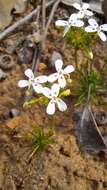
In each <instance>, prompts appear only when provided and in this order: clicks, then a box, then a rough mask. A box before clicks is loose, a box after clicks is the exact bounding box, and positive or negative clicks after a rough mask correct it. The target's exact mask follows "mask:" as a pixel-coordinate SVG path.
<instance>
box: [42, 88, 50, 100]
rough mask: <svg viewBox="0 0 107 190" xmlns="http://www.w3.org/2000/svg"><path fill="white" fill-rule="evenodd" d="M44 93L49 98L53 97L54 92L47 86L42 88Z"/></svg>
mask: <svg viewBox="0 0 107 190" xmlns="http://www.w3.org/2000/svg"><path fill="white" fill-rule="evenodd" d="M42 94H43V95H44V96H46V97H47V98H49V99H51V98H52V93H51V90H50V89H49V88H47V87H44V88H42Z"/></svg>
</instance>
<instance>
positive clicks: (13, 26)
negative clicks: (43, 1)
mask: <svg viewBox="0 0 107 190" xmlns="http://www.w3.org/2000/svg"><path fill="white" fill-rule="evenodd" d="M39 9H40V6H38V7H37V8H36V9H35V10H34V11H32V12H31V13H30V14H28V15H27V16H25V17H24V18H22V19H21V20H19V21H17V22H16V23H14V24H13V25H12V26H10V27H9V28H7V29H6V30H5V31H4V32H2V33H1V34H0V41H1V40H3V39H4V38H5V37H6V36H7V35H9V34H10V33H12V32H13V31H15V30H16V29H17V28H19V27H20V26H22V25H24V24H26V23H27V22H28V21H29V20H31V19H32V17H33V16H36V14H37V12H38V10H39Z"/></svg>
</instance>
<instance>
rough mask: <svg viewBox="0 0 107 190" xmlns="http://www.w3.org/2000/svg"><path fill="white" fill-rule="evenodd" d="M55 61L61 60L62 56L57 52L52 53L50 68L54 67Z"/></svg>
mask: <svg viewBox="0 0 107 190" xmlns="http://www.w3.org/2000/svg"><path fill="white" fill-rule="evenodd" d="M57 59H62V55H61V54H60V53H59V52H57V51H53V54H52V58H51V65H52V67H54V65H55V61H56V60H57Z"/></svg>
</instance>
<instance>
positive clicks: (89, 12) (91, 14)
mask: <svg viewBox="0 0 107 190" xmlns="http://www.w3.org/2000/svg"><path fill="white" fill-rule="evenodd" d="M85 14H86V15H87V16H93V12H92V11H89V10H85Z"/></svg>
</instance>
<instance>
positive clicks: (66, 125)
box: [0, 8, 107, 190]
mask: <svg viewBox="0 0 107 190" xmlns="http://www.w3.org/2000/svg"><path fill="white" fill-rule="evenodd" d="M59 9H60V8H59ZM59 9H58V10H59ZM66 12H67V11H66V10H65V9H64V10H63V9H62V16H63V14H65V13H66ZM56 17H57V14H56V15H55V18H56ZM53 23H54V20H53ZM29 27H30V24H29V26H28V27H26V31H27V32H29ZM17 35H18V37H17ZM17 35H13V36H10V37H9V38H8V39H6V40H4V41H3V43H2V44H1V48H0V55H3V54H5V53H7V52H6V51H7V50H8V49H9V48H10V47H13V44H15V43H16V41H17V39H18V38H19V37H20V36H24V35H26V33H25V31H24V32H23V33H22V31H21V32H19V33H18V34H17ZM60 39H61V32H59V31H57V30H56V29H55V28H54V25H51V26H50V29H49V33H48V38H47V41H46V48H45V52H44V54H43V55H42V59H41V62H40V63H41V65H42V64H43V63H45V64H47V65H48V64H49V63H50V60H51V55H52V53H53V51H54V50H56V51H57V52H60V53H61V54H62V56H63V59H64V62H65V63H66V64H74V58H73V53H74V50H73V48H72V47H70V46H69V45H66V46H65V47H64V45H63V44H64V43H63V40H60ZM10 42H11V43H10ZM9 45H10V46H9ZM18 48H19V47H17V48H16V49H17V51H19V49H18ZM93 49H94V55H95V56H94V63H95V64H97V66H98V65H100V64H102V63H103V59H104V58H105V57H106V54H107V43H105V44H102V43H98V44H97V45H96V47H94V48H93ZM17 51H16V50H15V51H13V52H12V53H11V56H12V57H13V59H14V64H15V65H14V67H13V68H11V69H10V70H7V71H6V73H7V74H8V76H7V78H6V79H4V80H2V81H0V190H107V152H106V151H105V152H101V153H99V154H97V155H90V154H87V153H85V152H82V151H81V148H80V146H79V144H78V143H77V139H76V137H75V125H74V123H73V121H72V112H73V111H74V108H75V107H74V103H75V100H74V98H72V97H71V98H68V99H67V100H66V101H67V103H68V105H69V106H68V110H67V112H65V113H60V112H57V114H56V133H55V140H56V142H57V143H56V144H54V145H52V146H51V147H48V148H47V149H46V150H44V151H43V152H42V153H41V154H35V155H34V156H33V158H32V160H31V162H28V157H29V155H30V154H31V151H32V148H31V146H30V144H29V141H28V140H27V138H23V135H24V136H26V137H27V134H28V133H29V131H31V130H32V125H33V124H34V123H35V125H38V126H40V127H43V128H44V129H47V128H49V127H50V119H51V118H50V117H48V116H47V114H46V111H45V106H41V105H36V106H35V107H33V108H32V109H24V108H23V103H24V101H25V98H26V95H25V91H24V90H21V89H19V88H18V86H17V83H18V81H19V80H20V79H23V78H24V75H23V73H24V70H25V69H26V68H28V67H31V64H28V63H27V64H26V63H25V64H24V63H20V62H19V61H18V59H17V54H16V52H17ZM80 56H81V54H80ZM80 60H81V62H82V60H83V57H82V56H81V58H80ZM47 65H46V66H45V67H43V68H42V66H40V69H39V72H40V73H47V72H51V71H50V69H48V68H47ZM13 108H14V109H17V110H18V111H19V112H20V113H19V114H18V115H16V116H14V117H12V116H11V114H10V111H11V109H13Z"/></svg>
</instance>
